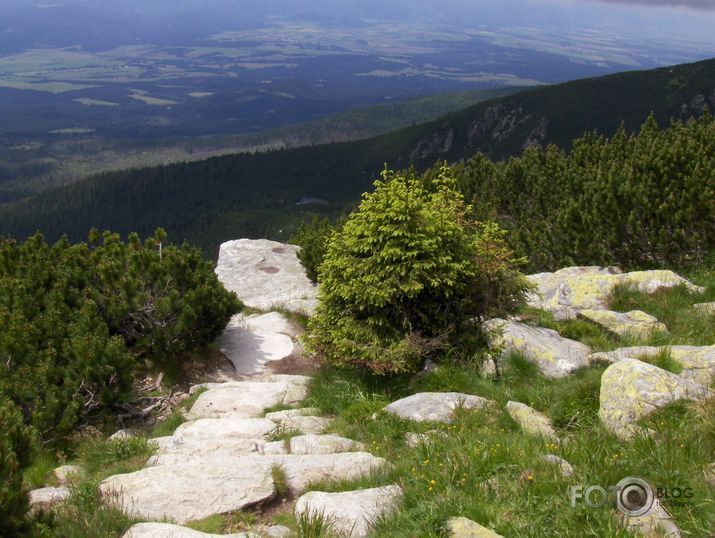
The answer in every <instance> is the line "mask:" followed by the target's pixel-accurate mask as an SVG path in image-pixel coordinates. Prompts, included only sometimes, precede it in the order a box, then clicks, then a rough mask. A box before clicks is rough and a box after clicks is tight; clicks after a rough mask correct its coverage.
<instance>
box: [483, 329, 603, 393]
mask: <svg viewBox="0 0 715 538" xmlns="http://www.w3.org/2000/svg"><path fill="white" fill-rule="evenodd" d="M483 330H484V331H485V334H486V337H487V340H488V342H489V347H490V348H492V349H500V350H501V357H502V358H503V359H506V358H508V357H509V355H511V354H512V353H518V354H521V355H523V356H524V358H526V359H527V360H529V361H532V362H533V363H534V364H536V366H538V368H539V370H540V371H541V373H542V374H544V375H545V376H546V377H550V378H553V379H558V378H562V377H566V376H567V375H569V374H571V373H572V372H573V371H574V370H577V369H578V368H582V367H584V366H588V356H589V355H590V354H591V348H590V347H588V346H587V345H586V344H582V343H581V342H577V341H576V340H570V339H568V338H564V337H562V336H561V335H560V334H559V333H557V332H556V331H554V330H551V329H545V328H543V327H531V326H530V325H526V324H524V323H519V322H517V321H511V320H504V319H499V318H496V319H492V320H489V321H487V322H486V323H484V325H483Z"/></svg>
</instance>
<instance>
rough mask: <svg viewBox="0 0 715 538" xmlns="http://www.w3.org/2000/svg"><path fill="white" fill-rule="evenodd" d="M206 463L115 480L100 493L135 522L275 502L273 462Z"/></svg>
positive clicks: (206, 514)
mask: <svg viewBox="0 0 715 538" xmlns="http://www.w3.org/2000/svg"><path fill="white" fill-rule="evenodd" d="M221 461H222V460H218V459H206V460H197V461H196V462H192V463H184V464H176V465H160V466H157V467H147V468H145V469H141V470H140V471H136V472H134V473H128V474H120V475H114V476H110V477H109V478H107V479H106V480H104V481H103V482H102V483H101V484H100V486H99V490H100V492H101V494H102V496H103V497H104V498H105V499H106V500H107V502H109V503H110V504H112V505H114V506H117V507H118V508H120V509H122V510H123V511H124V512H125V513H127V514H130V515H132V516H133V517H138V518H145V519H148V520H162V519H164V518H166V519H168V520H169V521H174V522H176V523H180V524H181V523H186V522H187V521H193V520H197V519H203V518H206V517H209V516H211V515H214V514H225V513H228V512H235V511H238V510H241V509H243V508H246V507H248V506H252V505H255V504H257V503H260V502H263V501H267V500H269V499H272V498H273V497H274V496H275V495H276V486H275V483H274V480H273V475H272V467H273V466H272V463H271V462H270V461H268V460H261V459H256V458H252V457H250V456H249V457H246V458H245V459H240V458H234V459H232V460H230V462H227V463H225V464H222V463H221Z"/></svg>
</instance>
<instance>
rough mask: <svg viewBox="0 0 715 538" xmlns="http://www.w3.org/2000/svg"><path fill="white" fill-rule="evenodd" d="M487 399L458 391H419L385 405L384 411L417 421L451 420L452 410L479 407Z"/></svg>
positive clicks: (485, 403) (486, 401) (447, 421)
mask: <svg viewBox="0 0 715 538" xmlns="http://www.w3.org/2000/svg"><path fill="white" fill-rule="evenodd" d="M488 402H489V400H487V399H486V398H482V397H481V396H474V395H472V394H462V393H460V392H420V393H418V394H413V395H412V396H408V397H406V398H402V399H401V400H397V401H396V402H392V403H391V404H390V405H388V406H387V407H385V411H387V412H388V413H390V414H392V415H397V416H398V417H401V418H404V419H408V420H414V421H417V422H427V421H434V422H444V423H449V422H452V419H453V416H454V411H455V410H456V409H457V408H462V409H481V408H483V407H484V406H485V405H487V403H488Z"/></svg>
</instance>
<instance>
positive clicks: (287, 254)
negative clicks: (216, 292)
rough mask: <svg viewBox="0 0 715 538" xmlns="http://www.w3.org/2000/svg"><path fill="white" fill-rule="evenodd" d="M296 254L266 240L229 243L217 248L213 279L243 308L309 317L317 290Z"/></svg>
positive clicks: (289, 248) (315, 303)
mask: <svg viewBox="0 0 715 538" xmlns="http://www.w3.org/2000/svg"><path fill="white" fill-rule="evenodd" d="M298 250H299V247H296V246H295V245H285V244H282V243H276V242H275V241H268V240H267V239H258V240H251V239H239V240H237V241H229V242H227V243H224V244H222V245H221V247H220V250H219V256H218V264H217V266H216V275H217V276H218V279H219V280H220V281H221V282H222V283H223V285H224V286H225V287H226V289H228V290H230V291H233V292H235V293H236V295H238V298H239V299H241V301H243V304H245V305H246V306H249V307H251V308H257V309H259V310H264V311H268V310H279V309H283V310H287V311H289V312H297V313H302V314H311V313H312V312H313V310H314V309H315V307H316V305H317V299H316V295H317V287H316V285H315V284H313V283H312V282H311V281H310V280H309V279H308V277H307V276H306V275H305V270H304V269H303V266H302V265H301V264H300V261H299V260H298V258H297V257H296V252H297V251H298Z"/></svg>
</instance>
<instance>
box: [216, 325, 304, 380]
mask: <svg viewBox="0 0 715 538" xmlns="http://www.w3.org/2000/svg"><path fill="white" fill-rule="evenodd" d="M293 335H295V331H294V330H293V328H292V327H291V325H290V322H289V321H288V319H287V318H286V317H285V316H284V315H283V314H280V313H278V312H270V313H268V314H263V315H257V314H253V315H250V316H244V315H243V314H236V315H235V316H233V317H232V318H231V320H230V321H229V322H228V325H227V326H226V328H225V329H224V331H223V334H222V335H221V336H219V338H218V339H217V340H216V343H217V345H218V346H219V347H220V348H221V351H222V352H223V353H224V354H225V355H226V357H227V358H228V359H229V360H230V361H231V363H232V364H233V367H234V368H235V370H236V373H238V374H239V375H251V374H255V373H258V372H260V371H262V370H263V369H264V368H265V364H266V363H267V362H271V361H279V360H282V359H285V358H286V357H289V356H290V355H292V354H293V351H294V342H293V338H292V336H293Z"/></svg>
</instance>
